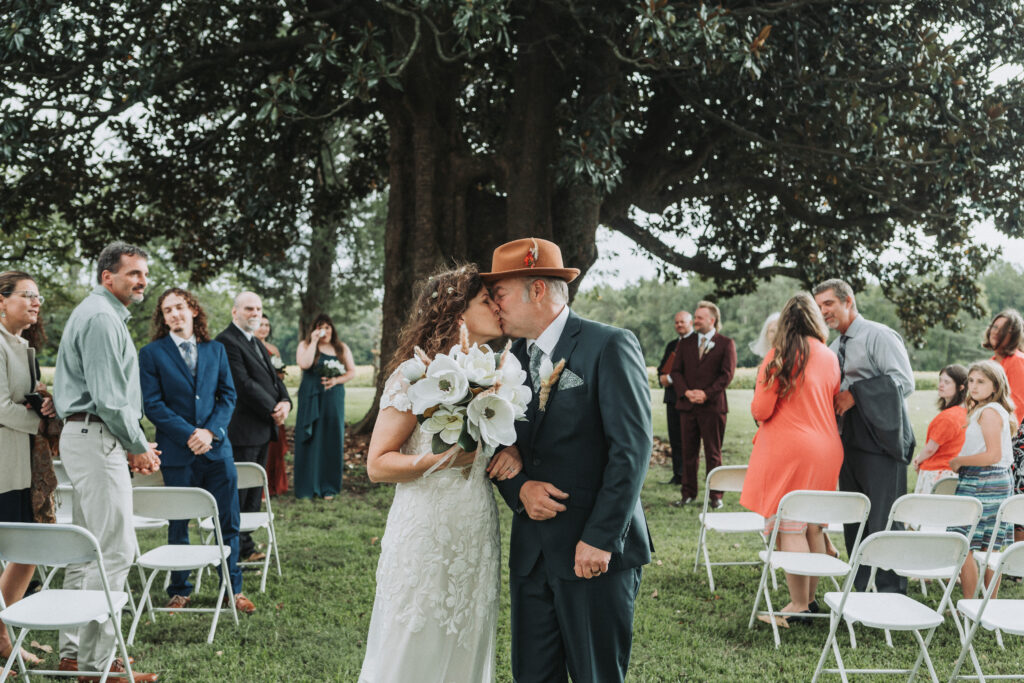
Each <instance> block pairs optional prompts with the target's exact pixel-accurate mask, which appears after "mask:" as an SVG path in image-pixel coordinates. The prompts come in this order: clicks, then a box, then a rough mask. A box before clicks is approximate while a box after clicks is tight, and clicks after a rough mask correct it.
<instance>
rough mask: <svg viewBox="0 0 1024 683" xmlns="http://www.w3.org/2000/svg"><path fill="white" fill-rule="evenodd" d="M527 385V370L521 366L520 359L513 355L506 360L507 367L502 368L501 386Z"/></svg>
mask: <svg viewBox="0 0 1024 683" xmlns="http://www.w3.org/2000/svg"><path fill="white" fill-rule="evenodd" d="M525 383H526V370H523V366H522V365H520V364H519V359H518V358H516V357H515V356H514V355H512V354H511V353H510V354H508V357H506V358H505V365H503V366H502V368H501V385H502V386H518V385H520V384H525Z"/></svg>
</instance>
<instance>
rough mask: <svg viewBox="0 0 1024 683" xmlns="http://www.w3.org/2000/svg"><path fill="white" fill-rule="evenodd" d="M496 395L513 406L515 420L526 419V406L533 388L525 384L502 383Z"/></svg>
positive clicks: (531, 395)
mask: <svg viewBox="0 0 1024 683" xmlns="http://www.w3.org/2000/svg"><path fill="white" fill-rule="evenodd" d="M498 395H499V396H501V397H502V398H503V399H505V400H506V401H508V402H509V403H511V404H512V405H513V406H515V409H516V419H517V420H524V419H526V406H527V405H529V403H530V398H532V397H533V390H532V389H530V387H528V386H526V385H525V384H515V385H509V384H502V385H501V388H500V389H498Z"/></svg>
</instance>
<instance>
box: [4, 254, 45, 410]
mask: <svg viewBox="0 0 1024 683" xmlns="http://www.w3.org/2000/svg"><path fill="white" fill-rule="evenodd" d="M25 280H28V281H30V282H32V283H35V282H36V279H35V278H34V277H32V276H31V275H29V274H28V273H25V272H22V271H20V270H8V271H7V272H5V273H0V296H2V297H4V298H5V299H6V298H7V297H9V296H10V295H11V294H14V288H15V287H17V286H18V283H19V282H24V281H25ZM21 336H22V338H23V339H27V340H28V344H29V346H31V347H32V348H33V349H36V350H37V351H38V350H39V349H40V348H41V347H42V346H43V344H45V343H46V332H45V331H44V330H43V316H42V315H40V316H39V319H38V320H37V321H36V322H35V323H33V324H32V325H29V326H28V327H27V328H25V329H24V330H22V333H21ZM33 391H35V389H33Z"/></svg>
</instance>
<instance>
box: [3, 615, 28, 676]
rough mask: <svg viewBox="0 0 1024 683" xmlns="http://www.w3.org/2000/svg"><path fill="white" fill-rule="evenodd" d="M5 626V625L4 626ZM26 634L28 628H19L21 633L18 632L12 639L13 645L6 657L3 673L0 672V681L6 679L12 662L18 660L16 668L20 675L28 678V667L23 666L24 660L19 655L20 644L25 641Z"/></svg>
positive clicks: (12, 664)
mask: <svg viewBox="0 0 1024 683" xmlns="http://www.w3.org/2000/svg"><path fill="white" fill-rule="evenodd" d="M5 628H6V627H5ZM27 635H28V629H27V628H23V629H21V633H19V634H18V637H17V638H14V639H12V642H13V643H14V645H12V646H11V654H10V656H8V657H7V662H6V663H5V664H4V671H3V674H0V681H6V680H7V677H8V676H9V675H10V673H11V669H12V668H13V666H14V662H18V670H19V671H20V672H21V675H22V676H25V677H26V678H28V673H27V672H28V667H27V666H25V660H24V659H22V657H21V644H22V643H24V642H25V636H27Z"/></svg>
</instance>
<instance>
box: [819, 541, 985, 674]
mask: <svg viewBox="0 0 1024 683" xmlns="http://www.w3.org/2000/svg"><path fill="white" fill-rule="evenodd" d="M968 547H969V546H968V542H967V537H966V536H964V535H963V534H958V533H955V532H952V531H941V532H916V533H907V532H905V531H879V532H877V533H874V534H871V535H870V536H868V537H867V538H865V539H864V542H863V543H861V544H860V546H859V547H858V549H857V552H856V553H855V556H854V559H853V569H852V571H851V572H850V575H849V576H847V577H846V584H845V586H844V587H843V590H842V592H830V593H826V594H825V604H827V605H828V606H829V608H831V610H832V613H831V614H830V616H829V631H828V638H826V639H825V646H824V647H823V648H822V650H821V656H820V657H819V658H818V665H817V667H815V669H814V676H813V677H812V679H811V681H812V683H814V682H815V681H817V680H818V677H819V676H820V675H821V674H822V673H837V674H839V675H840V677H842V679H843V681H846V680H847V675H848V674H851V673H859V674H910V676H909V678H908V679H907V680H908V681H913V680H914V679H915V678H916V677H917V672H918V670H919V669H920V668H921V662H924V663H925V665H926V666H927V667H928V673H929V674H930V675H931V679H932V681H933V683H938V681H939V678H938V676H936V674H935V667H934V666H933V665H932V660H931V657H930V656H929V655H928V645H929V644H930V643H931V640H932V636H933V635H934V634H935V629H936V628H938V627H939V626H940V625H941V624H942V622H943V616H942V615H943V613H944V612H945V610H946V606H947V604H948V603H949V595H950V593H951V592H952V591H953V586H954V585H955V584H956V581H954V579H955V578H956V574H957V573H959V572H960V567H961V565H963V563H964V559H965V558H966V557H967V550H968ZM861 566H868V567H872V568H880V569H890V570H893V571H897V570H899V571H905V572H910V573H914V574H916V573H918V572H937V571H939V570H940V569H943V568H945V569H946V570H948V571H949V572H950V573H949V574H947V575H946V576H945V577H944V578H945V579H946V590H944V591H943V593H942V599H941V600H940V601H939V605H938V607H937V608H935V609H932V608H931V607H929V606H928V605H925V604H923V603H920V602H918V601H917V600H914V599H913V598H910V597H907V596H906V595H903V594H901V593H868V592H865V593H854V592H852V591H853V582H854V578H855V577H856V575H857V569H858V568H859V567H861ZM840 621H846V622H847V623H848V624H854V623H860V624H863V625H864V626H867V627H869V628H877V629H887V630H890V631H909V632H911V633H913V634H914V639H915V640H916V641H917V644H918V647H919V649H920V653H919V654H918V656H917V660H916V661H915V662H914V666H913V667H911V668H907V669H847V668H846V666H845V665H844V664H843V656H842V654H841V653H840V651H839V640H838V639H837V638H836V631H837V630H838V628H839V622H840ZM921 631H926V635H924V636H922V635H921ZM829 648H831V649H832V652H833V654H834V656H835V659H836V665H837V667H838V668H836V669H825V668H824V666H825V660H826V658H827V657H828V651H829Z"/></svg>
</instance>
